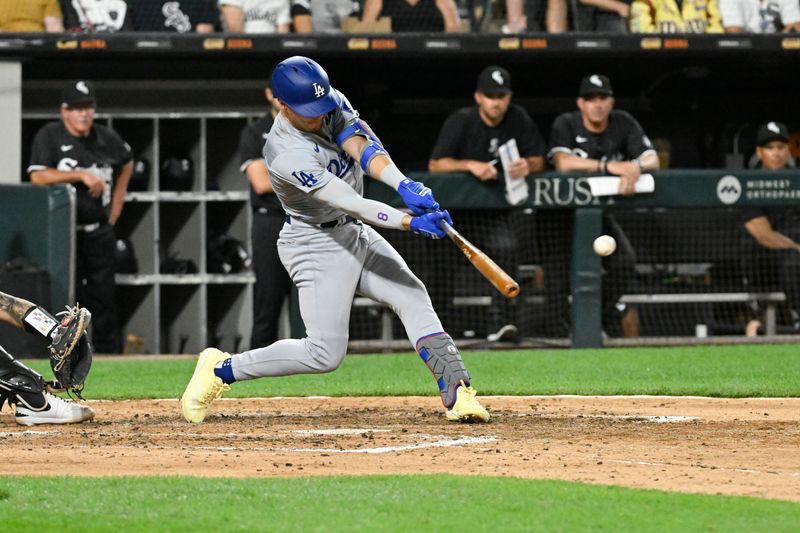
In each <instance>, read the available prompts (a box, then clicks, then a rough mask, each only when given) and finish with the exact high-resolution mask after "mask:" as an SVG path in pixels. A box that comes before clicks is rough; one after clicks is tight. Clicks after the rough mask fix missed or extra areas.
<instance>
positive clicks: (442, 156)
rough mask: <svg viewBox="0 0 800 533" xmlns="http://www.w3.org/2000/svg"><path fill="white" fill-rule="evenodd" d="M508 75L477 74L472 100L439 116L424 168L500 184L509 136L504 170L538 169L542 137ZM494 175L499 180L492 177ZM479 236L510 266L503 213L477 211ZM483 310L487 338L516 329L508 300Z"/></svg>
mask: <svg viewBox="0 0 800 533" xmlns="http://www.w3.org/2000/svg"><path fill="white" fill-rule="evenodd" d="M511 97H512V91H511V76H510V74H509V73H508V71H507V70H506V69H504V68H502V67H497V66H490V67H487V68H485V69H484V70H483V72H481V74H480V76H479V77H478V86H477V89H476V90H475V94H474V98H475V103H476V104H477V105H475V106H470V107H465V108H462V109H459V110H457V111H455V112H454V113H453V114H452V115H450V116H449V117H448V118H447V120H445V123H444V125H443V126H442V130H441V132H440V133H439V138H438V139H437V141H436V144H435V145H434V147H433V153H432V154H431V158H430V161H429V163H428V170H430V171H431V172H469V173H470V174H472V175H473V176H474V177H475V178H476V179H478V180H480V181H481V182H482V183H483V184H484V185H485V186H486V187H488V188H492V189H494V188H505V179H503V176H502V174H500V173H499V172H498V168H500V163H499V161H500V156H499V155H498V148H499V147H500V146H501V145H503V144H505V143H506V142H508V141H509V140H510V139H515V140H516V143H517V147H518V150H519V154H520V158H519V159H517V160H516V161H514V162H513V164H512V165H511V167H510V168H509V169H508V172H509V175H510V177H511V178H513V179H525V177H526V176H527V175H528V174H531V173H534V172H541V171H542V170H544V154H545V151H546V147H545V143H544V140H543V139H542V135H541V134H540V133H539V129H538V128H537V127H536V124H534V122H533V120H531V117H530V116H529V115H528V113H527V112H526V111H525V110H524V109H523V108H522V107H520V106H518V105H516V104H512V103H511ZM498 178H499V179H498ZM481 220H482V227H483V228H484V230H485V231H484V235H483V236H482V237H483V239H482V238H480V237H478V238H476V241H479V245H480V246H481V247H482V248H484V249H485V250H486V252H487V253H488V254H489V255H490V256H491V257H492V258H493V259H494V260H495V261H497V263H498V264H499V265H500V266H501V267H502V268H503V269H504V270H507V271H509V272H510V271H512V270H513V267H514V266H515V263H514V251H515V249H516V236H515V235H514V232H513V231H512V228H511V226H510V224H509V220H508V213H491V214H490V213H482V214H481ZM492 298H493V301H492V306H491V308H490V310H489V317H490V321H491V322H492V324H491V328H492V331H495V333H493V334H491V335H490V336H489V340H510V339H513V338H514V337H515V336H516V334H517V328H516V326H515V325H514V317H513V308H512V307H511V305H510V302H509V301H508V300H506V299H505V298H502V297H501V296H499V295H497V294H493V296H492Z"/></svg>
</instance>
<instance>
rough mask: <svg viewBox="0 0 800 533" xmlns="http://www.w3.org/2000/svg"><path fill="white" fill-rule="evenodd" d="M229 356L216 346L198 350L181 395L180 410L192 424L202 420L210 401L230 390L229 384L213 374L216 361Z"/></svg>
mask: <svg viewBox="0 0 800 533" xmlns="http://www.w3.org/2000/svg"><path fill="white" fill-rule="evenodd" d="M229 357H230V354H228V353H225V352H223V351H221V350H217V349H216V348H206V349H205V350H203V351H202V352H200V356H199V357H198V358H197V366H195V367H194V374H192V379H191V381H189V384H188V385H187V386H186V390H185V391H184V392H183V396H181V410H182V411H183V417H184V418H185V419H186V420H187V421H189V422H192V423H193V424H199V423H200V422H202V421H203V420H204V419H205V417H206V413H207V412H208V408H209V406H210V405H211V402H213V401H214V400H216V399H217V398H219V397H220V396H222V393H223V392H225V391H229V390H231V387H230V385H226V384H225V383H223V382H222V380H221V379H220V378H218V377H217V376H216V375H215V374H214V367H215V366H217V363H219V362H221V361H224V360H225V359H227V358H229Z"/></svg>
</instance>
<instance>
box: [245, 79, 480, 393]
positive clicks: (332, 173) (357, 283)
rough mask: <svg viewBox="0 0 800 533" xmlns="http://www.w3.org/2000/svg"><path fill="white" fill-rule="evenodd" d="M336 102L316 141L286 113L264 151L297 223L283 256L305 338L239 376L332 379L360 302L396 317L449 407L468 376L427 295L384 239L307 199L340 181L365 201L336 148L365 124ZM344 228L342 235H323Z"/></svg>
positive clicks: (260, 357) (281, 242) (283, 239)
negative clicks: (326, 375)
mask: <svg viewBox="0 0 800 533" xmlns="http://www.w3.org/2000/svg"><path fill="white" fill-rule="evenodd" d="M331 90H332V91H335V89H333V88H331ZM337 95H338V97H339V98H338V100H339V101H340V105H339V107H338V108H337V109H335V110H334V111H332V112H331V113H329V114H328V115H327V116H326V117H325V119H324V121H323V125H322V128H321V129H320V130H319V131H318V132H315V133H308V132H303V131H300V130H298V129H297V128H295V127H294V126H292V124H291V123H289V121H288V120H287V119H286V118H285V117H284V115H283V113H280V114H278V116H277V118H276V119H275V124H274V125H273V127H272V130H271V131H270V133H269V135H268V136H267V143H266V146H265V147H264V158H265V160H266V163H267V167H268V168H269V172H270V179H271V181H272V187H273V189H274V190H275V194H276V195H277V197H278V199H279V200H280V201H281V204H283V208H284V209H285V210H286V212H287V213H288V214H289V215H290V217H291V218H290V220H289V221H287V223H286V224H284V226H283V229H282V230H281V233H280V237H279V239H278V254H279V255H280V258H281V262H283V265H284V266H285V267H286V270H287V271H288V272H289V276H290V277H291V278H292V281H293V282H294V283H295V285H297V289H298V297H299V303H300V313H301V314H302V316H303V322H304V323H305V326H306V335H307V336H306V338H305V339H298V340H295V339H284V340H281V341H278V342H276V343H274V344H271V345H270V346H266V347H264V348H258V349H255V350H250V351H248V352H244V353H241V354H239V355H237V356H236V357H235V359H234V360H232V362H231V368H232V372H233V375H234V377H235V378H236V379H237V380H242V379H253V378H258V377H264V376H286V375H290V374H299V373H316V372H330V371H331V370H334V369H335V368H336V367H338V366H339V364H340V363H341V362H342V359H343V358H344V356H345V354H346V353H347V341H348V332H349V321H350V309H351V306H352V303H353V296H354V295H355V294H356V293H358V294H362V295H364V296H367V297H369V298H372V299H373V300H375V301H378V302H382V303H384V304H386V305H387V306H389V307H390V308H391V309H392V310H394V311H395V312H396V313H397V315H398V316H399V317H400V319H401V320H402V322H403V325H404V326H405V329H406V334H407V335H408V339H409V340H410V341H411V342H412V344H414V345H415V347H416V348H417V350H418V351H419V352H420V353H421V354H424V356H423V360H424V361H425V362H426V364H428V366H429V368H431V371H432V372H433V373H434V376H436V378H437V385H438V386H439V389H440V393H441V395H442V401H443V403H444V404H445V406H447V407H450V406H451V405H452V404H453V402H454V401H455V388H456V387H457V386H458V384H459V383H460V382H461V380H464V381H466V382H468V381H469V374H468V373H467V372H466V369H465V368H464V365H463V363H462V361H461V356H460V354H459V352H458V349H457V348H456V346H455V344H454V343H453V340H452V339H451V338H450V336H449V335H447V334H446V333H444V331H443V328H442V323H441V322H440V321H439V317H438V316H437V315H436V312H435V311H434V310H433V306H432V305H431V300H430V297H429V296H428V291H427V290H426V289H425V286H424V285H423V284H422V282H421V281H420V280H419V278H417V277H416V276H415V275H414V273H413V272H412V271H411V269H410V268H408V265H407V264H406V262H405V261H404V260H403V258H402V257H401V256H400V254H399V253H397V251H396V250H395V249H394V248H392V246H391V245H390V244H389V243H388V242H387V241H386V240H385V239H384V238H383V237H382V236H381V235H380V234H379V233H378V232H377V231H375V230H374V229H372V228H371V227H370V226H368V225H367V224H363V223H361V222H357V221H355V222H354V221H352V219H351V218H350V219H345V218H344V215H345V213H343V212H342V211H340V210H339V209H337V208H335V207H332V206H330V205H327V204H325V203H323V202H322V201H320V200H318V199H316V198H315V197H314V195H312V194H310V193H311V192H312V191H314V190H315V189H318V188H320V187H324V186H325V185H326V184H328V183H330V182H331V180H335V179H341V180H343V181H344V182H346V183H347V184H348V185H350V186H351V187H352V188H353V189H354V190H355V191H356V192H357V193H358V194H362V193H363V189H364V172H363V171H362V170H361V167H360V166H359V164H358V163H357V162H356V161H354V160H353V158H352V157H350V156H349V155H348V154H347V153H345V152H344V151H343V150H341V149H340V148H339V147H338V146H337V144H336V136H337V134H339V133H340V132H342V131H343V130H345V129H346V128H347V127H348V126H350V125H352V124H353V123H354V122H355V121H356V120H359V118H358V113H357V112H356V111H355V110H354V109H353V108H352V107H351V106H350V103H349V102H348V101H347V99H346V98H345V97H344V95H342V94H341V93H337ZM337 219H338V220H339V221H340V222H339V223H338V224H336V225H332V226H331V225H328V224H326V225H325V226H320V224H324V223H331V222H333V221H336V220H337ZM348 221H349V222H348Z"/></svg>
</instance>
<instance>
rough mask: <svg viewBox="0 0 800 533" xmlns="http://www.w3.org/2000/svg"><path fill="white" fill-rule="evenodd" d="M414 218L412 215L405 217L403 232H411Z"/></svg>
mask: <svg viewBox="0 0 800 533" xmlns="http://www.w3.org/2000/svg"><path fill="white" fill-rule="evenodd" d="M412 218H413V217H412V216H411V215H406V216H404V217H403V231H409V230H411V219H412Z"/></svg>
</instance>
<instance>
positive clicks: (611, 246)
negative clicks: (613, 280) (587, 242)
mask: <svg viewBox="0 0 800 533" xmlns="http://www.w3.org/2000/svg"><path fill="white" fill-rule="evenodd" d="M592 248H594V253H596V254H597V255H602V256H604V257H605V256H607V255H611V254H613V253H614V250H616V249H617V241H615V240H614V237H612V236H611V235H600V236H599V237H598V238H596V239H595V240H594V244H592Z"/></svg>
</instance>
